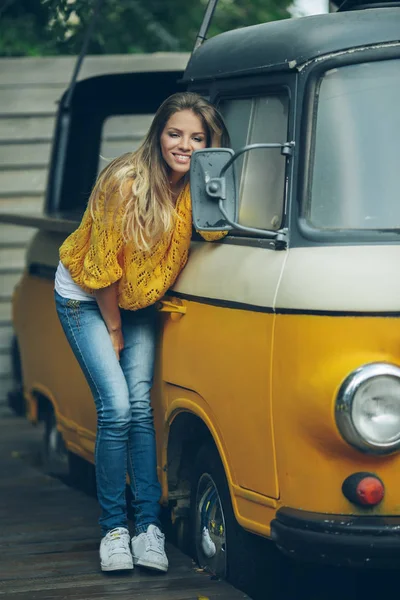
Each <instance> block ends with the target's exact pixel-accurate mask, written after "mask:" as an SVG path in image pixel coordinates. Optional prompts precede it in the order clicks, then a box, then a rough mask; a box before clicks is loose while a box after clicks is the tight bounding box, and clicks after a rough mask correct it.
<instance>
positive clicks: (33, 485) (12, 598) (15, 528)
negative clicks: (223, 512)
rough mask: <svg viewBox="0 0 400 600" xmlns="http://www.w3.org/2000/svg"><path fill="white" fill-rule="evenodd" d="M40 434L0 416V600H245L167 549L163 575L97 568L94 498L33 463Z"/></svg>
mask: <svg viewBox="0 0 400 600" xmlns="http://www.w3.org/2000/svg"><path fill="white" fill-rule="evenodd" d="M39 438H40V432H39V431H38V430H37V429H35V428H34V427H33V426H32V425H30V424H29V423H28V422H27V421H26V420H25V419H23V418H19V417H15V416H13V415H12V414H11V413H9V412H8V410H7V409H2V410H1V411H0V555H1V560H0V598H1V597H3V598H5V599H6V600H36V599H38V600H39V599H40V600H53V599H54V600H67V599H68V600H69V599H71V600H91V599H96V600H103V599H108V598H114V597H115V598H118V599H119V600H128V599H129V600H132V599H136V598H137V599H141V600H198V599H203V598H205V599H209V600H228V599H229V600H239V599H242V600H243V599H244V598H249V597H248V596H246V595H245V594H243V593H242V592H239V591H238V590H236V589H234V588H232V587H231V586H229V585H228V584H227V583H225V582H222V581H218V580H213V579H212V578H211V577H210V576H209V575H208V574H205V573H201V572H198V570H196V569H195V565H194V564H193V562H192V561H191V559H190V558H188V557H187V556H185V555H183V554H181V553H180V552H179V551H178V550H177V549H176V548H174V547H173V546H171V545H169V546H168V556H169V559H170V570H169V572H168V573H167V574H166V575H160V574H154V573H151V572H148V571H147V572H146V571H145V570H140V569H138V568H136V569H135V570H134V572H133V573H128V574H123V575H115V574H114V575H104V574H103V573H101V571H100V568H99V560H98V545H99V529H98V525H97V518H98V513H99V511H98V506H97V502H96V500H95V499H94V498H92V497H90V496H87V495H86V494H84V493H83V492H80V491H79V490H76V489H73V488H70V487H68V486H67V485H65V484H64V483H63V482H62V481H60V480H58V479H55V478H53V477H50V476H48V475H46V474H44V473H43V472H41V471H40V469H39V468H38V467H35V466H34V465H33V464H32V460H33V459H34V456H35V453H37V449H38V446H39Z"/></svg>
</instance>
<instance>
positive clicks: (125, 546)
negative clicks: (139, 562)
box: [107, 531, 130, 555]
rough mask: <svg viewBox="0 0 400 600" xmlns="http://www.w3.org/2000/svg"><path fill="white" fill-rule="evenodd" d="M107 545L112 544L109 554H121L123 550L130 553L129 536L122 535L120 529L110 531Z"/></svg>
mask: <svg viewBox="0 0 400 600" xmlns="http://www.w3.org/2000/svg"><path fill="white" fill-rule="evenodd" d="M107 545H108V546H111V547H110V549H109V554H110V555H112V554H119V553H120V552H121V550H123V551H124V552H127V553H129V552H130V550H129V536H128V535H121V533H120V532H119V531H110V533H109V536H108V540H107Z"/></svg>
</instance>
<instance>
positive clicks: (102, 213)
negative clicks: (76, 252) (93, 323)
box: [82, 194, 124, 290]
mask: <svg viewBox="0 0 400 600" xmlns="http://www.w3.org/2000/svg"><path fill="white" fill-rule="evenodd" d="M122 214H123V207H122V202H121V200H120V197H119V194H116V195H115V198H114V197H113V198H108V200H107V202H106V201H105V197H104V195H103V194H101V195H100V198H99V200H98V205H97V207H96V210H95V211H94V213H93V216H92V223H91V229H90V237H89V240H88V247H87V252H86V255H85V257H84V260H83V267H82V284H83V285H84V286H85V287H87V288H89V289H92V290H97V289H101V288H104V287H107V286H109V285H111V284H112V283H114V282H115V281H118V280H119V279H121V277H122V267H121V264H120V262H119V260H118V255H119V253H120V252H121V250H122V248H123V245H124V240H123V236H122V232H121V222H122Z"/></svg>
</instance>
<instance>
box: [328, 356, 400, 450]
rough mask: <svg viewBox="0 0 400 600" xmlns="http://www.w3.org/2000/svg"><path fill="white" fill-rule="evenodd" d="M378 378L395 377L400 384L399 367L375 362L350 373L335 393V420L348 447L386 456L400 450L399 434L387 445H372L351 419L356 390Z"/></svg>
mask: <svg viewBox="0 0 400 600" xmlns="http://www.w3.org/2000/svg"><path fill="white" fill-rule="evenodd" d="M379 376H380V377H382V376H389V377H395V378H396V379H398V380H399V384H400V367H398V366H396V365H394V364H392V363H384V362H375V363H368V364H365V365H362V366H360V367H358V368H357V369H355V370H354V371H352V372H351V373H350V374H349V375H348V376H347V377H346V378H345V380H344V381H343V382H342V384H341V386H340V388H339V391H338V393H337V396H336V402H335V419H336V425H337V427H338V430H339V433H340V434H341V436H342V437H343V439H344V440H345V441H346V442H347V443H348V444H350V446H353V447H354V448H356V449H357V450H360V451H361V452H364V453H367V454H375V455H377V454H378V455H387V454H393V453H394V452H397V451H399V450H400V434H399V438H398V439H397V440H395V441H393V442H388V443H387V444H376V443H372V442H369V441H368V440H366V439H365V438H363V437H362V435H361V434H360V433H359V432H358V430H357V428H356V427H355V425H354V423H353V419H352V406H353V400H354V397H355V394H356V393H357V391H358V389H359V388H360V386H361V385H363V384H364V383H366V382H367V381H369V380H370V379H373V378H375V377H379Z"/></svg>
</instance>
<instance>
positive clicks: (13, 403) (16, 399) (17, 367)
mask: <svg viewBox="0 0 400 600" xmlns="http://www.w3.org/2000/svg"><path fill="white" fill-rule="evenodd" d="M11 374H12V379H13V389H12V390H11V391H10V392H9V393H8V406H9V408H10V409H11V410H12V411H13V412H14V413H15V414H16V415H17V416H19V417H23V416H25V413H26V406H25V398H24V392H23V385H22V367H21V356H20V353H19V347H18V340H17V338H16V336H13V338H12V342H11Z"/></svg>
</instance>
